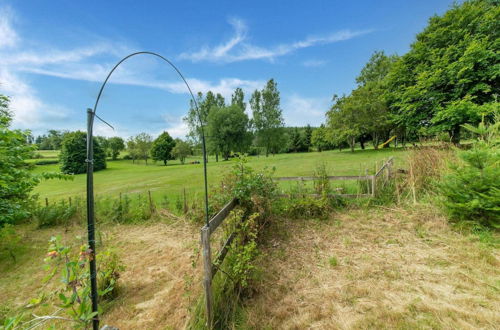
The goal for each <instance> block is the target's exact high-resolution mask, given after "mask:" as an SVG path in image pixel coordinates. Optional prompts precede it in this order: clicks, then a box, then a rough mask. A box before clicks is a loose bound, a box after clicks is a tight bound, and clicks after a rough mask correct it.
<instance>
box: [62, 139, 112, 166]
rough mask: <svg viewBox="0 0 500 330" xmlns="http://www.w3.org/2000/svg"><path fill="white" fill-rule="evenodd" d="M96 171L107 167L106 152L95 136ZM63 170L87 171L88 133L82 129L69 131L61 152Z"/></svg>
mask: <svg viewBox="0 0 500 330" xmlns="http://www.w3.org/2000/svg"><path fill="white" fill-rule="evenodd" d="M93 144H94V171H99V170H103V169H105V168H106V153H105V152H104V149H103V148H102V147H101V144H100V143H99V140H98V139H96V138H95V137H94V140H93ZM59 160H60V164H61V172H63V173H66V174H81V173H85V172H87V163H86V161H87V134H86V133H84V132H82V131H76V132H71V133H67V134H65V135H64V139H63V141H62V144H61V153H60V154H59Z"/></svg>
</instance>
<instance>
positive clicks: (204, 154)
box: [201, 127, 210, 227]
mask: <svg viewBox="0 0 500 330" xmlns="http://www.w3.org/2000/svg"><path fill="white" fill-rule="evenodd" d="M201 144H202V147H203V178H204V179H205V220H206V223H207V227H208V226H209V222H210V218H209V216H208V182H207V146H206V143H205V133H204V132H203V127H202V133H201Z"/></svg>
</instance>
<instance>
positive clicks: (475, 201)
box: [439, 110, 500, 229]
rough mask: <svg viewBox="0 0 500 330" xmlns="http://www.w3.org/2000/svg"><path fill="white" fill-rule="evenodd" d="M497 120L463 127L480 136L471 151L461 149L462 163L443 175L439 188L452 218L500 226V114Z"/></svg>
mask: <svg viewBox="0 0 500 330" xmlns="http://www.w3.org/2000/svg"><path fill="white" fill-rule="evenodd" d="M494 117H495V122H494V123H493V124H490V125H487V124H486V123H485V122H484V117H483V121H482V122H481V123H480V124H479V125H478V126H477V127H473V126H471V125H465V126H464V128H466V129H468V130H470V131H472V132H473V133H476V134H478V135H479V140H478V142H476V143H475V144H474V146H473V148H472V149H471V150H468V151H461V152H459V157H460V159H461V160H462V162H461V163H457V164H453V165H452V168H451V172H450V173H449V174H448V175H447V176H445V177H444V179H443V181H442V182H441V184H440V186H439V187H440V191H441V193H442V194H443V196H444V198H445V200H444V205H445V206H446V208H447V210H448V212H449V213H450V215H451V217H452V218H453V219H457V220H465V221H475V222H477V223H479V224H481V225H483V226H490V227H493V228H496V229H499V228H500V149H499V144H498V142H499V141H498V137H499V136H500V129H499V128H500V120H499V119H500V115H499V112H498V110H497V111H496V113H495V114H494Z"/></svg>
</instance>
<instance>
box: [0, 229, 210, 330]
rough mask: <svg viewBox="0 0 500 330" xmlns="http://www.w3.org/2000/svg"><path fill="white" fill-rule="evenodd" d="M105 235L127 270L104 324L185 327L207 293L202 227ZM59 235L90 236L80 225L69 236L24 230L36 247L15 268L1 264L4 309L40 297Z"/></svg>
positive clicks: (107, 232) (107, 308) (116, 231)
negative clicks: (46, 261)
mask: <svg viewBox="0 0 500 330" xmlns="http://www.w3.org/2000/svg"><path fill="white" fill-rule="evenodd" d="M103 232H104V233H105V235H104V242H105V244H106V242H110V241H112V242H113V245H114V246H116V247H117V252H118V254H119V255H120V257H121V259H122V261H123V263H124V264H125V265H126V270H125V271H124V272H122V273H121V276H120V279H119V281H118V283H119V295H118V297H117V298H116V299H115V300H114V301H112V302H111V304H108V305H107V306H106V305H104V306H103V307H104V309H105V313H104V315H102V317H101V319H102V321H101V323H102V324H109V325H113V326H116V327H118V328H120V329H121V330H126V329H168V328H175V329H179V328H183V327H184V326H185V324H186V323H187V321H188V317H189V315H190V312H189V307H190V306H192V305H193V301H194V300H195V299H197V297H198V295H199V292H200V291H201V290H200V289H201V287H200V285H199V283H200V280H199V274H201V270H200V267H199V266H198V265H199V264H200V263H201V261H198V262H196V261H197V258H198V244H199V226H197V225H193V224H190V223H187V222H185V221H183V220H177V221H174V222H171V223H168V224H166V223H162V222H154V223H151V224H144V223H143V224H140V225H113V226H106V227H104V228H103ZM59 233H63V239H64V240H68V241H71V240H74V237H75V236H76V235H82V236H83V237H85V230H84V228H82V227H81V226H74V227H72V228H70V229H69V231H68V232H66V233H64V228H62V227H58V228H51V229H43V230H36V229H34V228H31V227H26V228H24V229H23V236H24V238H25V239H26V240H27V241H26V244H28V245H29V246H31V247H32V248H31V249H30V251H25V253H24V254H23V256H22V257H21V258H20V260H19V262H18V263H17V264H15V266H13V265H12V263H4V264H1V265H0V266H2V268H1V270H2V278H1V279H0V291H1V292H2V302H1V304H0V307H1V305H4V306H7V307H8V308H9V309H11V310H14V309H17V308H20V307H22V306H24V305H25V304H26V303H27V302H28V301H29V299H31V298H35V297H36V296H37V293H38V292H39V291H40V289H41V287H42V278H43V277H44V276H45V275H46V272H45V271H44V270H43V267H42V266H43V258H44V255H45V253H46V246H47V241H48V239H49V238H50V236H52V235H55V234H59ZM193 262H194V263H195V264H196V266H195V267H196V268H195V267H193ZM56 282H57V281H56ZM46 290H49V291H50V289H47V288H46V289H45V290H44V291H46ZM46 312H47V311H46ZM59 326H61V327H64V326H65V325H63V324H60V325H59Z"/></svg>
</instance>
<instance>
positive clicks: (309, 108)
mask: <svg viewBox="0 0 500 330" xmlns="http://www.w3.org/2000/svg"><path fill="white" fill-rule="evenodd" d="M329 104H330V100H329V99H328V98H311V97H303V96H300V95H298V94H293V95H291V96H290V97H288V98H286V99H285V100H284V104H283V116H284V117H285V122H286V125H288V126H305V125H307V124H310V125H312V126H319V125H320V124H321V123H322V122H324V120H325V113H326V111H327V110H328V107H329Z"/></svg>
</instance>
